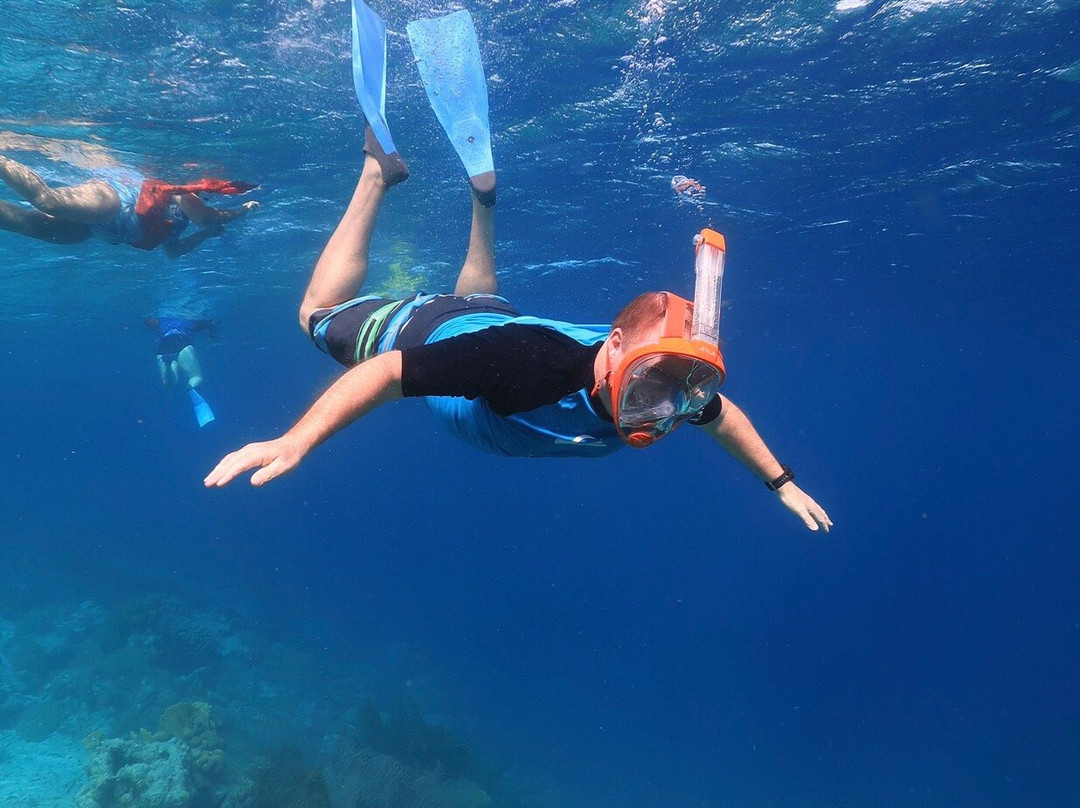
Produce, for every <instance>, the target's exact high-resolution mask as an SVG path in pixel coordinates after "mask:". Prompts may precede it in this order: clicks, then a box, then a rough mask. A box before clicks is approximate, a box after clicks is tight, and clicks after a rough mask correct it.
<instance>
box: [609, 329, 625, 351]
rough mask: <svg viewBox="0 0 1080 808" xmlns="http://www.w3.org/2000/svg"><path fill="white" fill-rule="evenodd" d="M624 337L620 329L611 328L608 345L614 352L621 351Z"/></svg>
mask: <svg viewBox="0 0 1080 808" xmlns="http://www.w3.org/2000/svg"><path fill="white" fill-rule="evenodd" d="M625 336H626V335H625V334H623V330H622V329H621V328H613V329H611V335H610V336H609V337H608V344H609V345H610V346H611V347H612V348H614V349H615V350H616V351H621V350H622V345H623V339H624V338H625Z"/></svg>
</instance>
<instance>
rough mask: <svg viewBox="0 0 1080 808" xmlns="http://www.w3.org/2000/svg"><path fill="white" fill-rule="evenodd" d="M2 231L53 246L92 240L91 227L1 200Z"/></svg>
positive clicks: (0, 222) (0, 224) (0, 227)
mask: <svg viewBox="0 0 1080 808" xmlns="http://www.w3.org/2000/svg"><path fill="white" fill-rule="evenodd" d="M0 230H10V231H11V232H12V233H19V234H20V235H23V236H30V238H36V239H38V240H39V241H48V242H50V243H52V244H78V243H79V242H80V241H86V240H87V239H88V238H90V236H91V233H90V226H89V225H85V224H77V223H76V222H69V221H65V220H64V219H57V218H55V217H53V216H49V215H48V214H45V213H42V212H41V211H40V210H34V209H33V208H24V207H23V206H22V205H13V204H12V203H11V202H4V201H3V200H0Z"/></svg>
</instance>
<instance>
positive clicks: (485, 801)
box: [330, 749, 491, 808]
mask: <svg viewBox="0 0 1080 808" xmlns="http://www.w3.org/2000/svg"><path fill="white" fill-rule="evenodd" d="M330 778H331V784H332V794H333V795H334V798H335V801H336V802H337V803H338V804H339V805H342V806H349V807H350V808H386V806H395V808H489V806H490V805H491V798H490V797H489V796H488V794H487V793H486V792H485V791H484V790H483V789H482V788H480V786H478V785H476V783H473V782H471V781H469V780H465V779H461V778H447V777H445V776H444V775H443V773H442V772H441V771H440V770H439V769H438V768H437V767H436V768H434V769H429V770H424V769H421V768H418V767H416V766H409V765H407V764H405V763H402V762H401V761H400V760H398V759H397V758H395V757H392V756H390V755H384V754H380V753H378V752H375V751H374V750H372V749H354V750H351V751H344V750H342V751H340V753H339V755H338V758H337V760H336V762H335V765H334V766H333V768H332V770H331V775H330Z"/></svg>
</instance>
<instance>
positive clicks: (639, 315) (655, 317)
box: [611, 292, 668, 338]
mask: <svg viewBox="0 0 1080 808" xmlns="http://www.w3.org/2000/svg"><path fill="white" fill-rule="evenodd" d="M667 306H668V297H667V294H665V293H664V292H643V293H642V294H640V295H638V296H637V297H635V298H634V299H633V300H631V301H630V303H629V304H627V306H626V308H624V309H623V310H622V311H620V312H619V314H618V316H617V317H616V318H615V322H613V323H612V324H611V329H612V331H614V330H615V329H616V328H619V329H622V332H623V333H624V334H625V335H626V336H627V337H631V338H633V337H636V336H638V335H639V334H641V332H643V331H647V330H648V329H649V328H651V327H652V326H653V325H655V324H656V323H658V322H660V321H661V320H663V319H664V315H666V314H667Z"/></svg>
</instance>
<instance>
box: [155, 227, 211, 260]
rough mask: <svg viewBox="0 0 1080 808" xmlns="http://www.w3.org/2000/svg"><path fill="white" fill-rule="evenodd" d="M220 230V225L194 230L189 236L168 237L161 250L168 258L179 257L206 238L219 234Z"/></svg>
mask: <svg viewBox="0 0 1080 808" xmlns="http://www.w3.org/2000/svg"><path fill="white" fill-rule="evenodd" d="M222 232H223V231H222V229H221V228H220V227H208V228H204V229H202V230H196V231H195V232H194V233H192V234H191V235H189V236H184V237H183V238H172V239H169V240H168V241H166V242H164V243H163V244H162V245H161V251H162V252H164V253H165V255H167V256H168V257H169V258H179V257H180V256H181V255H187V254H188V253H189V252H191V251H192V250H194V249H195V248H196V247H198V246H199V245H200V244H202V243H203V242H204V241H206V240H207V239H208V238H213V237H214V236H220V235H221V233H222Z"/></svg>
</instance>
